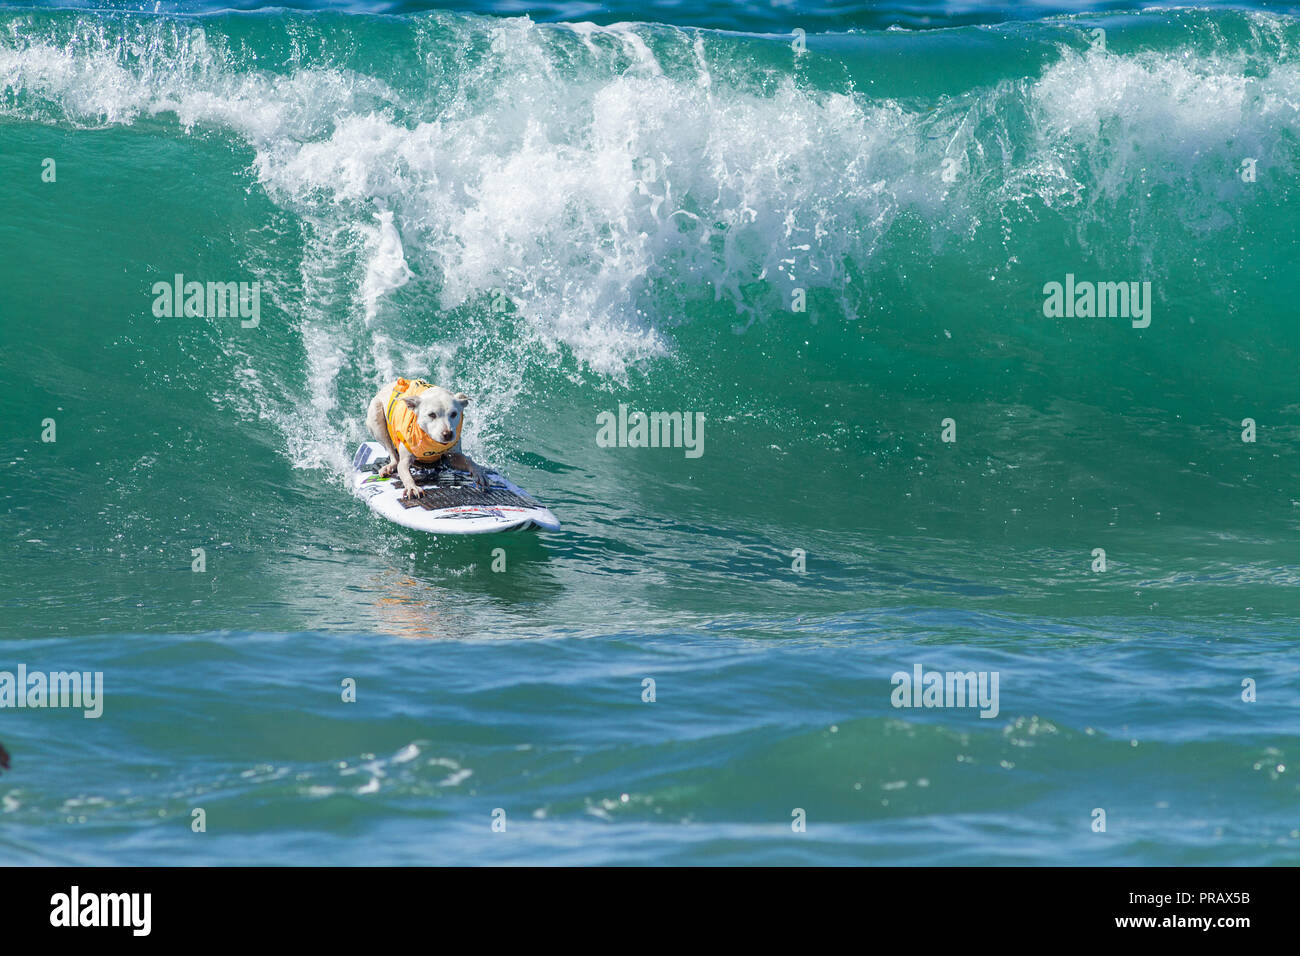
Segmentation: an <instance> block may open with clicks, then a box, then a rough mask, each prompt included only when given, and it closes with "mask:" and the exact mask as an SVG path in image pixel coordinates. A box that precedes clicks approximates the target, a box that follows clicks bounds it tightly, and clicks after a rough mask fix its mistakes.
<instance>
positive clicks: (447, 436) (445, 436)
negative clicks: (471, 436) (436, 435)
mask: <svg viewBox="0 0 1300 956" xmlns="http://www.w3.org/2000/svg"><path fill="white" fill-rule="evenodd" d="M455 434H456V433H455V432H454V431H451V430H450V429H446V428H444V429H443V430H442V440H443V441H451V440H452V438H453V437H455Z"/></svg>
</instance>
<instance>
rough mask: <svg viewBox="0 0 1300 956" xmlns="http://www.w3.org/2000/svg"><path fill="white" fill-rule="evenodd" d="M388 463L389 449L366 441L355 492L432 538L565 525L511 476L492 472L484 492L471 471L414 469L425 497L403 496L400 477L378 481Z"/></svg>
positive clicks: (356, 466) (354, 475)
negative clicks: (479, 488) (426, 532)
mask: <svg viewBox="0 0 1300 956" xmlns="http://www.w3.org/2000/svg"><path fill="white" fill-rule="evenodd" d="M386 464H388V449H387V448H385V447H384V446H383V445H381V444H379V443H378V442H373V441H367V442H362V443H361V447H360V448H358V449H357V453H356V456H355V457H354V458H353V459H352V472H351V476H350V477H351V481H352V492H353V494H355V495H356V496H357V497H358V498H360V499H362V500H363V501H364V502H365V503H366V504H368V505H369V506H370V510H371V511H373V512H375V514H377V515H380V516H381V517H384V518H387V519H388V520H389V521H391V522H393V523H394V524H400V525H401V526H402V527H404V528H410V529H412V530H413V531H428V532H431V533H432V534H492V533H494V532H498V531H521V530H524V529H527V528H540V529H543V530H546V531H558V530H559V528H560V522H559V521H558V520H557V519H556V517H555V515H553V514H551V512H550V510H549V509H547V508H545V507H543V506H542V505H541V504H539V503H538V502H537V501H536V500H535V499H534V498H533V497H532V496H531V495H529V494H528V492H526V491H524V490H523V489H522V488H520V487H519V486H518V485H516V484H514V483H513V482H512V481H510V480H509V479H508V478H505V477H504V476H502V475H500V474H498V473H497V472H495V471H492V470H491V469H487V476H488V480H489V482H490V483H491V487H490V488H489V489H488V490H487V491H479V490H478V489H477V488H475V487H474V482H473V479H472V478H471V477H470V476H469V474H468V473H466V472H463V471H455V470H454V469H451V468H420V467H418V466H413V467H412V468H411V477H412V478H414V479H415V483H416V484H417V485H419V486H420V487H421V488H422V489H424V494H423V496H421V497H419V498H414V499H405V498H403V497H402V479H401V478H399V477H398V476H397V475H396V474H393V475H392V476H390V477H388V478H381V477H379V469H380V468H381V467H383V466H384V465H386Z"/></svg>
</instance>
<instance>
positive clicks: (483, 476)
mask: <svg viewBox="0 0 1300 956" xmlns="http://www.w3.org/2000/svg"><path fill="white" fill-rule="evenodd" d="M473 475H474V487H475V488H477V489H478V490H479V491H487V490H488V489H489V488H491V487H492V482H491V481H489V480H488V476H487V472H486V471H484V470H483V469H482V468H479V469H477V470H475V471H474V472H473Z"/></svg>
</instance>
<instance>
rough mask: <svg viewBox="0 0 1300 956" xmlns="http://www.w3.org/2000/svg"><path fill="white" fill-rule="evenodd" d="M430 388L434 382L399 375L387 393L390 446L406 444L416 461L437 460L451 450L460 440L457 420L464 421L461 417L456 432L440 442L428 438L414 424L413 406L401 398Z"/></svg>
mask: <svg viewBox="0 0 1300 956" xmlns="http://www.w3.org/2000/svg"><path fill="white" fill-rule="evenodd" d="M430 388H433V386H432V385H430V384H429V383H428V382H426V381H423V380H422V379H418V378H417V379H414V380H411V381H408V380H406V379H404V378H399V379H398V380H397V381H396V382H395V383H394V385H393V390H392V393H391V394H390V395H389V396H388V408H387V410H386V411H385V412H384V418H385V420H386V421H387V422H388V437H389V438H391V439H392V441H393V447H394V448H397V447H398V446H400V445H405V446H406V447H407V448H408V449H409V450H410V452H411V454H412V455H414V456H415V459H416V461H420V462H433V461H437V460H438V459H439V458H441V457H442V456H443V455H445V454H446V453H447V452H449V451H451V449H452V447H453V446H455V444H456V442H458V441H460V424H461V422H462V421H464V418H463V417H462V418H460V419H459V420H458V421H457V422H456V435H455V437H454V438H452V440H451V441H448V442H440V441H434V440H433V439H432V438H430V437H429V435H428V433H427V432H425V430H424V429H423V428H421V427H420V426H419V424H417V422H416V419H415V410H414V409H412V408H410V407H409V406H408V405H407V404H406V402H404V401H402V399H404V398H418V397H419V396H420V395H421V394H422V393H423V392H425V391H427V390H428V389H430Z"/></svg>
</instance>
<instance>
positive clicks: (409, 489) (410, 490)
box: [402, 485, 424, 500]
mask: <svg viewBox="0 0 1300 956" xmlns="http://www.w3.org/2000/svg"><path fill="white" fill-rule="evenodd" d="M423 495H424V489H423V488H421V487H420V486H419V485H407V486H406V491H404V492H402V497H403V498H406V499H408V500H409V499H411V498H420V497H423Z"/></svg>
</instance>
